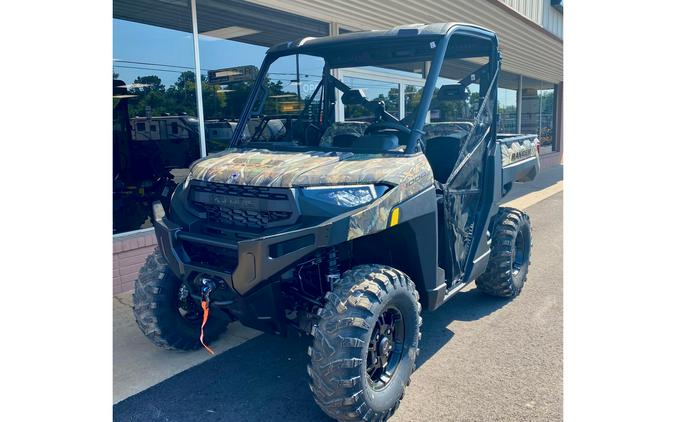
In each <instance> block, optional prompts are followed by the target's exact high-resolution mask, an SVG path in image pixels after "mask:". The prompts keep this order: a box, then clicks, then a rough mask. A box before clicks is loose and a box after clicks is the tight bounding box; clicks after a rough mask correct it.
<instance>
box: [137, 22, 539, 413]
mask: <svg viewBox="0 0 675 422" xmlns="http://www.w3.org/2000/svg"><path fill="white" fill-rule="evenodd" d="M296 66H297V67H296ZM372 67H377V68H378V69H379V71H383V72H390V74H391V75H394V76H395V75H402V74H406V75H411V74H412V75H415V74H416V75H417V76H418V77H419V80H420V81H421V82H420V86H423V88H422V89H420V90H406V93H405V97H406V99H407V100H406V108H405V110H406V113H405V115H399V113H400V111H401V108H400V107H399V106H400V104H398V103H394V105H393V107H392V95H389V94H391V92H382V91H379V92H378V91H377V90H378V88H377V87H373V86H370V87H365V89H363V88H364V87H363V86H361V87H360V88H362V89H359V87H355V85H357V84H356V83H355V82H356V81H355V80H353V79H351V80H350V79H349V78H342V80H340V79H341V78H340V76H341V72H342V71H343V70H345V69H346V68H350V69H352V68H365V69H363V72H368V71H370V72H372ZM499 69H500V53H499V50H498V43H497V37H496V35H495V34H494V33H493V32H492V31H489V30H487V29H484V28H480V27H477V26H474V25H467V24H455V23H438V24H431V25H408V26H401V27H396V28H393V29H391V30H386V31H370V32H361V33H350V34H346V35H340V36H336V37H330V38H329V37H326V38H304V39H302V40H298V41H295V42H288V43H284V44H280V45H277V46H275V47H273V48H271V49H270V50H269V51H268V52H267V55H266V57H265V60H264V61H263V63H262V66H261V69H260V72H259V74H258V76H257V79H256V82H255V84H254V86H253V89H252V92H251V95H250V98H249V99H248V102H247V103H246V105H245V107H244V109H243V110H242V114H241V119H240V122H244V124H239V125H237V127H236V129H235V132H234V134H233V139H232V145H231V148H229V149H226V150H224V151H222V152H220V153H217V154H214V155H210V156H208V157H205V158H203V159H201V160H199V161H197V162H195V163H193V165H192V166H191V173H190V175H189V177H188V178H187V179H186V180H185V182H184V183H182V184H180V185H179V186H178V187H177V188H176V190H175V192H174V193H173V197H172V200H171V206H170V208H169V209H168V210H165V209H164V208H163V207H162V205H161V204H160V203H156V204H155V206H154V226H155V232H156V235H157V239H158V244H159V247H158V249H157V251H156V252H155V254H154V255H152V256H151V257H149V258H148V261H147V263H146V265H145V267H144V268H143V269H142V270H141V273H140V276H139V279H138V281H137V282H136V292H135V295H134V312H135V315H136V319H137V322H138V325H139V326H140V328H141V330H142V331H143V332H144V333H145V334H146V335H147V336H148V337H149V338H150V340H152V341H153V342H154V343H155V344H157V345H158V346H161V347H164V348H168V349H195V348H198V347H200V344H204V345H207V344H208V342H209V341H212V340H213V339H215V338H216V336H217V335H219V334H220V333H222V332H223V331H224V330H225V328H226V326H227V323H228V322H229V321H232V320H239V321H241V323H243V324H244V325H246V326H249V327H253V328H256V329H259V330H262V331H265V332H268V333H275V334H281V335H286V334H287V333H288V332H289V331H290V330H295V331H300V332H303V333H307V334H308V335H310V336H312V337H313V344H312V346H311V347H310V348H309V351H308V353H309V357H310V362H309V365H308V372H309V377H310V388H311V390H312V392H313V394H314V398H315V400H316V402H317V404H318V405H319V406H320V407H321V409H323V410H324V411H325V412H326V413H327V414H328V415H329V416H331V417H333V418H335V419H338V420H384V419H387V418H388V417H389V416H391V415H392V414H393V412H394V411H395V410H396V409H397V407H398V405H399V402H400V400H401V399H402V397H403V392H404V389H405V387H406V386H407V385H408V384H409V383H410V377H411V374H412V372H413V370H414V369H415V359H416V358H417V356H418V353H419V346H420V327H421V325H422V318H421V316H420V312H421V310H422V309H423V308H425V309H428V310H434V309H436V308H438V307H439V306H441V305H442V304H443V303H445V302H446V301H447V300H448V299H450V298H451V297H452V296H453V295H454V294H456V293H457V292H459V291H460V290H461V289H462V288H463V287H465V286H466V285H467V284H469V283H470V282H472V281H475V282H476V285H477V286H478V288H479V289H480V290H481V291H483V292H485V293H487V294H490V295H495V296H502V297H514V296H516V295H518V294H519V293H520V291H521V289H522V288H523V284H524V283H525V279H526V277H527V271H528V265H529V260H530V248H531V247H530V244H531V243H530V241H531V233H530V222H529V218H528V217H527V215H526V214H525V213H524V212H522V211H519V210H516V209H512V208H500V207H499V203H500V201H501V200H502V198H503V197H504V195H505V194H506V193H508V192H509V190H510V189H511V187H512V186H513V183H514V182H526V181H531V180H533V179H534V177H535V176H536V175H537V173H538V172H539V151H538V141H537V139H536V137H535V136H527V135H499V134H497V133H496V132H497V131H496V128H497V124H498V122H497V86H498V80H499ZM420 71H421V72H422V73H423V74H421V75H420V74H417V73H415V72H420ZM278 75H293V76H291V77H290V78H292V79H290V80H289V79H287V80H286V81H287V85H286V87H287V91H284V92H283V93H282V94H278V93H277V94H275V95H269V92H270V88H271V84H272V82H274V79H275V78H276V77H277V76H278ZM350 82H351V83H352V86H350V85H349V83H350ZM280 84H281V85H283V84H284V81H283V80H282V79H280V80H279V83H276V84H275V85H274V87H276V88H278V87H279V86H281V85H280ZM399 94H404V93H399ZM367 95H368V96H370V97H371V98H367ZM403 96H404V95H401V96H400V97H403ZM400 97H399V98H400ZM289 98H291V100H289ZM292 101H295V102H296V103H299V104H300V106H298V105H297V104H296V105H291V106H289V105H288V103H289V102H292ZM284 110H293V113H294V114H291V113H284ZM297 110H301V111H299V112H298V111H297ZM343 115H344V116H343ZM345 117H347V118H349V119H350V120H349V121H345ZM336 118H337V119H336ZM336 120H338V121H336ZM250 122H255V124H254V125H253V126H256V127H255V128H254V129H253V130H250V126H252V125H251V124H250ZM268 126H274V127H277V128H279V130H275V131H269V130H265V128H266V127H268ZM246 127H249V131H248V132H249V133H248V134H247V133H245V131H244V128H246ZM200 328H204V332H203V336H201V337H200V334H202V332H201V331H200ZM298 375H299V374H298Z"/></svg>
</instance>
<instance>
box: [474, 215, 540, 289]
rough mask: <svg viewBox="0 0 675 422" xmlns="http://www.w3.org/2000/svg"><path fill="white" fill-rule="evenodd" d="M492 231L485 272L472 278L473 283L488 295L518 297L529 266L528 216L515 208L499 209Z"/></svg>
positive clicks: (530, 239)
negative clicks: (488, 258)
mask: <svg viewBox="0 0 675 422" xmlns="http://www.w3.org/2000/svg"><path fill="white" fill-rule="evenodd" d="M494 232H495V233H494V238H493V240H492V251H491V253H490V261H489V262H488V267H487V269H486V270H485V273H484V274H483V275H481V276H480V277H478V278H477V279H476V286H477V287H478V289H479V290H480V291H482V292H483V293H486V294H488V295H491V296H499V297H515V296H518V294H519V293H520V292H521V290H522V289H523V286H524V285H525V280H527V271H528V269H529V267H530V252H531V250H532V227H531V225H530V217H529V216H528V215H527V214H525V213H524V212H523V211H520V210H517V209H515V208H507V207H504V208H500V209H499V212H498V213H497V216H496V217H495V228H494Z"/></svg>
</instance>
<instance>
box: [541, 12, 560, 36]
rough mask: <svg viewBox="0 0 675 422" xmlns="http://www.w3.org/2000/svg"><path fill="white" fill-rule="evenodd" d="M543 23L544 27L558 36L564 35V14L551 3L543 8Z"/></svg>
mask: <svg viewBox="0 0 675 422" xmlns="http://www.w3.org/2000/svg"><path fill="white" fill-rule="evenodd" d="M543 12H544V13H543V14H542V24H543V26H544V29H545V30H547V31H548V32H550V33H552V34H553V35H555V36H556V37H558V38H562V37H563V14H562V13H560V12H559V11H557V10H556V9H555V8H553V7H552V6H551V5H550V4H548V5H546V6H545V7H544V9H543Z"/></svg>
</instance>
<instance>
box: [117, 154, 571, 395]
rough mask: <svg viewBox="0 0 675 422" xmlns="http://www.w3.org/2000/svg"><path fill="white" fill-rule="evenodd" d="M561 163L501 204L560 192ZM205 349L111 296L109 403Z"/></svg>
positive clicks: (193, 361) (236, 326) (248, 333)
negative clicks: (183, 347)
mask: <svg viewBox="0 0 675 422" xmlns="http://www.w3.org/2000/svg"><path fill="white" fill-rule="evenodd" d="M562 176H563V166H556V167H552V168H549V169H546V170H544V171H543V172H542V173H541V174H540V175H539V177H537V180H535V181H534V182H532V183H527V184H516V185H515V186H514V188H513V190H512V191H511V192H510V193H509V195H507V197H506V198H504V201H503V205H506V206H512V207H516V208H521V209H525V208H528V207H529V206H531V205H533V204H535V203H537V202H541V201H543V200H544V199H546V198H548V197H550V196H552V195H554V194H555V193H557V192H560V191H562V188H563V187H562ZM259 334H261V333H260V332H259V331H257V330H253V329H251V328H247V327H244V326H243V325H241V324H240V323H238V322H235V323H233V324H231V325H230V326H229V327H228V330H227V332H226V333H225V334H224V335H222V336H221V337H220V339H219V340H218V341H216V342H214V343H213V344H212V345H210V346H211V348H212V349H213V350H214V351H215V352H216V354H220V353H222V352H225V351H227V350H229V349H232V348H234V347H236V346H239V345H241V344H242V343H244V342H246V341H248V340H250V339H252V338H254V337H256V336H258V335H259ZM211 357H212V356H210V355H209V354H208V353H207V352H206V351H205V350H198V351H193V352H176V351H165V350H161V349H159V348H157V347H156V346H154V345H153V344H152V343H151V342H150V341H149V340H147V339H146V338H145V337H144V336H143V334H142V333H141V331H140V330H139V329H138V327H137V326H136V322H135V320H134V316H133V312H132V308H131V293H123V294H119V295H117V296H114V297H113V403H117V402H119V401H121V400H124V399H125V398H127V397H129V396H132V395H134V394H136V393H139V392H141V391H143V390H145V389H147V388H149V387H151V386H153V385H155V384H157V383H159V382H161V381H164V380H166V379H168V378H170V377H172V376H174V375H176V374H178V373H180V372H183V371H185V370H187V369H189V368H191V367H193V366H195V365H198V364H200V363H202V362H204V361H206V360H208V359H210V358H211Z"/></svg>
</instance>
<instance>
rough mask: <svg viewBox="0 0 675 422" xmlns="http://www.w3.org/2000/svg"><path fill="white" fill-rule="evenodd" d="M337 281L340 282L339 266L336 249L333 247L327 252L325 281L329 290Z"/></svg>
mask: <svg viewBox="0 0 675 422" xmlns="http://www.w3.org/2000/svg"><path fill="white" fill-rule="evenodd" d="M338 280H340V264H339V263H338V256H337V249H335V246H333V247H331V248H330V250H329V251H328V275H326V281H328V285H329V286H330V289H331V290H333V286H334V285H335V283H337V282H338Z"/></svg>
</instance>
